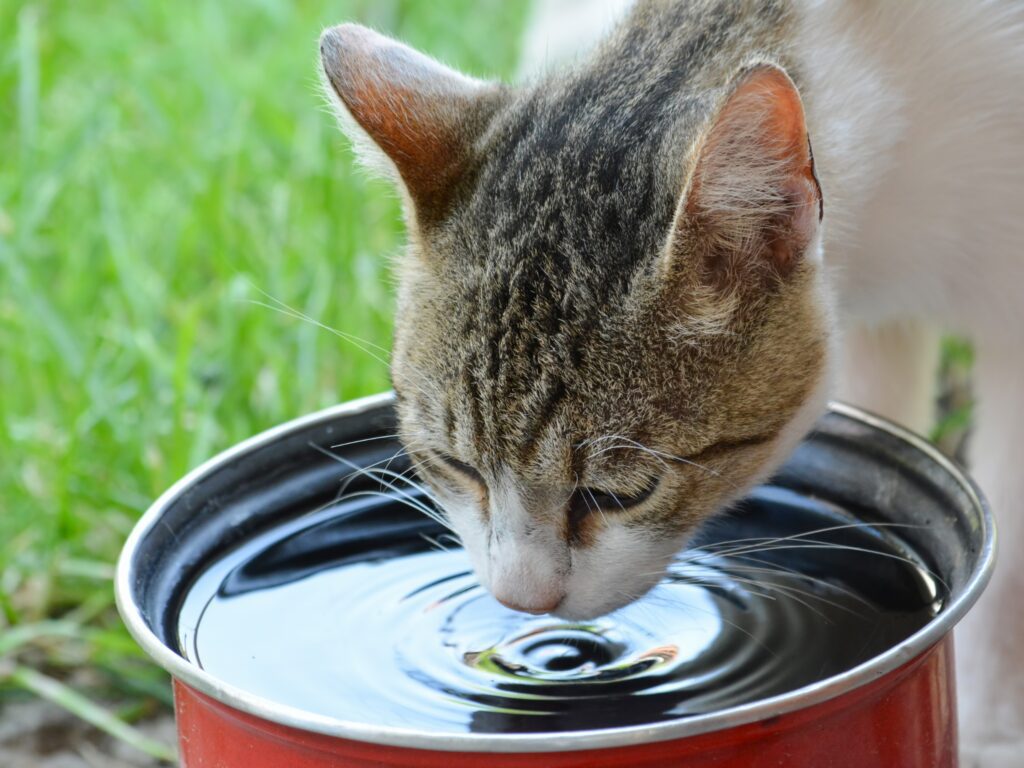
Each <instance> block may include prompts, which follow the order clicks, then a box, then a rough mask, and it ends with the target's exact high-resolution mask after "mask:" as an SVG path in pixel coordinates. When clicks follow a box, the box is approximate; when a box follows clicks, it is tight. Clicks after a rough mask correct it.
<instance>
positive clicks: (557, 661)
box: [178, 488, 942, 733]
mask: <svg viewBox="0 0 1024 768" xmlns="http://www.w3.org/2000/svg"><path fill="white" fill-rule="evenodd" d="M854 523H855V519H854V518H853V517H851V516H849V515H847V514H846V513H845V512H843V511H841V510H837V509H836V508H834V507H830V506H828V505H825V504H823V503H817V502H812V501H808V500H806V499H804V498H803V497H800V496H798V495H796V494H794V493H792V492H789V491H785V490H782V489H778V488H762V489H760V490H759V491H757V492H756V493H755V494H754V496H753V497H752V498H751V499H750V500H749V501H748V502H747V503H746V504H745V505H744V506H743V507H742V508H741V509H740V510H739V511H737V512H736V513H734V514H732V515H730V516H728V517H725V518H722V519H720V520H718V521H716V522H715V524H714V525H713V526H712V527H711V528H709V529H708V530H707V531H705V532H704V533H703V534H702V535H701V537H699V539H698V541H697V542H696V544H697V545H699V546H698V548H696V549H694V550H692V551H690V552H688V553H687V554H685V555H683V556H681V558H680V560H679V562H678V563H677V565H676V567H675V569H674V571H675V576H674V578H672V579H670V580H666V581H665V582H664V583H663V584H661V585H660V586H658V587H656V588H655V589H654V590H653V591H652V593H651V594H649V595H648V596H647V597H645V598H644V599H643V600H641V601H640V602H638V603H635V604H633V605H630V606H627V607H626V608H623V609H622V610H620V611H618V612H616V613H614V614H612V615H610V616H607V617H603V618H600V619H596V620H594V621H587V622H567V621H562V620H559V619H556V618H552V617H546V616H540V617H536V616H526V615H523V614H518V613H515V612H513V611H510V610H508V609H505V608H503V607H502V606H501V605H499V604H498V603H497V602H496V601H495V600H493V599H492V598H491V597H490V596H489V595H488V594H487V593H486V592H485V591H484V590H483V589H482V588H481V587H479V586H478V585H477V584H476V582H475V580H474V578H473V576H472V574H471V573H470V570H469V564H468V561H467V558H466V557H465V555H464V553H463V552H462V551H461V550H458V549H452V550H451V551H438V550H437V549H436V548H435V545H434V543H433V542H434V541H436V540H437V537H438V535H439V534H440V531H439V530H438V528H437V527H436V525H435V524H434V523H433V522H431V521H429V520H427V519H425V518H423V517H422V516H420V515H419V514H418V513H416V512H413V511H410V510H408V509H407V508H406V507H404V506H402V505H400V504H398V503H396V502H394V501H393V500H387V499H379V498H376V499H375V498H366V497H363V498H359V499H352V500H343V501H341V502H339V503H337V504H336V505H334V506H332V507H330V508H328V509H325V510H320V511H318V512H316V513H313V514H310V515H308V516H306V517H304V518H302V519H301V520H297V521H292V522H290V523H288V524H287V525H284V526H282V527H281V528H279V529H277V530H274V531H271V532H269V533H266V534H264V535H262V536H259V537H256V538H254V539H253V540H251V541H249V542H248V543H247V544H245V545H243V546H242V547H240V548H239V549H237V550H235V551H234V552H232V553H230V554H229V555H228V556H227V557H225V558H224V559H222V560H221V561H219V562H217V563H215V564H213V565H212V566H210V567H209V568H208V569H207V570H206V571H205V572H204V573H203V574H202V575H201V576H200V577H199V578H198V579H197V580H196V582H195V583H194V584H193V585H192V587H191V589H190V591H189V592H188V594H187V597H186V598H185V600H184V603H183V606H182V609H181V613H180V619H179V626H178V637H179V639H180V650H181V652H182V653H183V654H184V655H185V656H186V657H187V658H188V659H190V660H191V661H192V662H194V663H196V664H198V665H200V666H201V667H203V668H204V669H206V670H208V671H209V672H211V673H212V674H214V675H216V676H217V677H218V678H220V679H221V680H224V681H226V682H228V683H230V684H232V685H235V686H238V687H240V688H243V689H245V690H247V691H250V692H252V693H255V694H257V695H259V696H262V697H264V698H267V699H271V700H273V701H276V702H280V703H283V704H287V705H290V706H292V707H296V708H299V709H302V710H305V711H308V712H311V713H315V714H318V715H324V716H328V717H333V718H338V719H341V720H347V721H356V722H362V723H372V724H378V725H389V726H394V727H406V728H417V729H425V730H431V731H441V732H465V731H475V732H491V733H493V732H538V731H565V730H579V729H590V728H608V727H614V726H621V725H635V724H641V723H653V722H659V721H663V720H669V719H675V718H680V717H686V716H688V715H694V714H699V713H704V712H709V711H713V710H718V709H722V708H725V707H730V706H735V705H738V704H743V703H747V702H751V701H755V700H757V699H761V698H764V697H767V696H771V695H774V694H779V693H783V692H786V691H790V690H793V689H796V688H799V687H802V686H804V685H807V684H810V683H814V682H816V681H818V680H821V679H823V678H825V677H828V676H831V675H835V674H837V673H840V672H843V671H845V670H848V669H850V668H852V667H854V666H856V665H857V664H860V663H861V662H863V661H866V660H867V659H869V658H871V657H872V656H874V655H876V654H878V653H880V652H882V651H884V650H885V649H887V648H889V647H891V646H892V645H893V644H895V643H897V642H899V641H900V640H902V639H903V638H905V637H907V636H909V635H910V634H912V633H913V632H914V631H916V630H917V629H919V628H920V627H922V626H923V625H924V624H925V623H927V622H928V621H929V619H930V618H931V617H932V616H934V615H935V613H936V612H937V611H938V610H939V609H940V607H941V595H942V589H941V587H939V586H938V585H936V583H935V582H934V581H933V580H932V579H931V578H930V577H929V576H928V571H927V569H926V568H925V567H924V565H923V564H922V563H921V562H920V561H919V560H918V559H917V558H916V556H915V554H914V553H913V552H912V551H911V550H910V549H909V548H908V547H907V546H906V545H905V544H903V543H902V538H901V534H905V533H906V531H905V530H901V529H899V528H885V527H877V528H876V527H868V526H864V525H851V524H854ZM727 542H732V543H731V544H730V543H727ZM442 543H444V542H443V541H442ZM905 558H906V559H909V560H910V561H911V562H907V561H906V559H905Z"/></svg>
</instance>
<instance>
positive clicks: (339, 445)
mask: <svg viewBox="0 0 1024 768" xmlns="http://www.w3.org/2000/svg"><path fill="white" fill-rule="evenodd" d="M399 437H400V435H399V434H398V433H397V432H393V433H391V434H389V435H375V436H373V437H362V438H359V439H358V440H349V441H348V442H347V443H334V444H333V445H331V446H330V447H331V449H332V450H337V449H338V448H348V447H350V446H353V445H361V444H363V443H372V442H374V441H377V440H397V439H398V438H399Z"/></svg>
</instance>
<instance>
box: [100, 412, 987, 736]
mask: <svg viewBox="0 0 1024 768" xmlns="http://www.w3.org/2000/svg"><path fill="white" fill-rule="evenodd" d="M391 401H392V395H391V394H390V393H383V394H380V395H374V396H372V397H367V398H363V399H361V400H355V401H352V402H349V403H343V404H341V405H337V406H334V407H332V408H327V409H324V410H322V411H318V412H316V413H313V414H310V415H308V416H304V417H302V418H299V419H295V420H294V421H289V422H287V423H285V424H282V425H280V426H277V427H274V428H273V429H270V430H267V431H266V432H263V433H261V434H259V435H256V436H255V437H252V438H250V439H248V440H246V441H244V442H242V443H239V444H238V445H236V446H234V447H233V448H230V449H228V450H227V451H224V452H223V453H221V454H219V455H218V456H215V457H214V458H212V459H210V460H209V461H207V462H206V463H204V464H202V465H200V466H199V467H197V468H196V469H194V470H193V471H192V472H190V473H188V474H187V475H186V476H185V477H183V478H182V479H181V480H179V481H178V482H177V483H175V484H174V485H173V486H171V488H169V489H168V490H167V491H166V492H165V493H164V494H163V495H162V496H160V498H159V499H157V500H156V502H154V504H153V505H152V506H151V507H150V508H149V509H148V510H147V511H146V513H145V514H144V515H143V516H142V518H141V519H140V520H139V522H138V523H137V524H136V526H135V528H134V530H133V531H132V533H131V535H130V536H129V537H128V541H127V542H126V543H125V546H124V549H123V550H122V552H121V557H120V559H119V560H118V565H117V576H116V582H115V594H116V598H117V606H118V610H119V611H120V613H121V617H122V619H123V620H124V623H125V624H126V625H127V627H128V630H129V632H131V634H132V636H133V637H134V638H135V640H136V641H137V642H138V643H139V645H140V646H141V647H142V648H143V650H145V651H146V653H148V654H149V656H150V657H151V658H152V659H153V660H154V661H156V662H157V663H158V664H159V665H160V666H162V667H163V668H164V669H166V670H167V671H168V672H170V673H171V674H172V675H173V676H174V677H175V678H177V679H178V680H180V681H181V682H183V683H185V684H186V685H188V686H190V687H192V688H194V689H196V690H198V691H201V692H202V693H205V694H206V695H208V696H211V697H213V698H214V699H217V700H218V701H221V702H223V703H224V704H227V705H228V706H231V707H233V708H235V709H237V710H240V711H242V712H247V713H249V714H251V715H255V716H256V717H260V718H263V719H265V720H269V721H272V722H275V723H279V724H281V725H286V726H290V727H292V728H298V729H301V730H305V731H313V732H316V733H322V734H326V735H328V736H335V737H338V738H343V739H352V740H355V741H363V742H370V743H374V744H387V745H391V746H398V747H411V748H416V749H432V750H444V751H453V752H469V751H475V752H555V751H569V750H582V749H600V748H606V747H622V746H629V745H633V744H644V743H649V742H655V741H667V740H670V739H680V738H684V737H687V736H694V735H696V734H700V733H707V732H709V731H717V730H721V729H724V728H731V727H734V726H738V725H743V724H745V723H751V722H755V721H758V720H763V719H766V718H770V717H775V716H778V715H782V714H786V713H788V712H793V711H795V710H799V709H804V708H807V707H811V706H814V705H816V704H819V703H821V702H824V701H827V700H829V699H832V698H834V697H836V696H839V695H840V694H843V693H847V692H849V691H852V690H854V689H856V688H858V687H860V686H862V685H865V684H867V683H870V682H872V681H873V680H877V679H878V678H880V677H882V676H884V675H886V674H888V673H889V672H891V671H893V670H894V669H897V668H899V667H901V666H903V665H904V664H906V663H907V662H909V661H911V660H912V659H914V658H916V657H917V656H919V655H921V654H922V653H924V652H925V651H927V650H928V649H929V648H931V647H932V646H933V645H935V644H936V643H937V642H938V641H940V640H941V639H942V638H943V637H945V636H946V634H947V633H949V632H950V630H952V628H953V626H954V625H955V624H956V623H957V622H958V621H960V619H961V618H963V616H964V614H965V613H967V611H968V610H969V609H970V607H971V606H972V605H973V604H974V602H975V601H976V600H977V598H978V596H979V595H980V594H981V592H982V590H984V588H985V585H986V584H987V583H988V580H989V578H990V576H991V574H992V568H993V565H994V561H995V549H996V539H995V529H994V525H993V521H992V515H991V512H990V510H989V508H988V504H987V503H986V502H985V500H984V498H983V497H982V495H981V494H980V493H979V492H978V489H977V486H975V484H974V482H973V481H972V480H971V479H970V478H968V477H967V476H966V475H965V474H964V473H963V472H962V471H961V470H960V469H959V468H958V467H957V466H956V465H955V464H953V463H952V462H951V461H950V460H949V459H947V458H946V457H945V456H944V455H942V454H941V453H940V452H939V451H938V450H937V449H936V448H935V447H934V446H932V445H931V444H930V443H928V442H927V441H925V440H923V439H922V438H920V437H918V436H917V435H915V434H913V433H911V432H908V431H906V430H905V429H903V428H901V427H898V426H896V425H895V424H892V423H891V422H888V421H886V420H884V419H881V418H879V417H876V416H873V415H871V414H868V413H866V412H864V411H861V410H859V409H857V408H854V407H852V406H849V405H845V404H843V403H832V404H830V409H831V410H832V411H833V412H836V413H839V414H841V415H843V416H847V417H850V418H852V419H855V420H858V421H861V422H863V423H866V424H868V425H869V426H872V427H875V428H877V429H880V430H883V431H884V432H887V433H889V434H890V435H893V436H895V437H897V438H899V439H900V440H902V441H903V442H905V443H908V444H909V445H910V446H912V447H913V448H915V449H916V450H918V451H919V452H921V453H923V454H925V455H927V456H928V457H929V458H930V459H931V460H932V461H933V462H935V463H936V464H937V465H939V466H940V467H941V468H942V469H943V470H944V471H945V472H946V473H948V474H949V475H950V476H951V477H952V478H953V479H954V480H955V481H956V483H957V484H958V485H959V486H960V487H961V488H962V490H963V491H964V492H965V493H966V494H967V496H968V497H969V498H970V500H971V502H972V504H973V505H974V506H975V507H976V508H977V509H978V510H980V512H981V518H982V526H983V529H984V530H983V531H982V534H983V541H984V546H983V549H982V552H981V553H980V556H979V565H978V567H977V568H976V569H975V571H974V573H973V575H972V577H971V579H970V580H969V581H968V583H967V584H966V586H965V588H964V590H963V592H962V593H961V594H960V595H959V596H958V597H957V598H955V599H954V600H952V601H951V602H950V603H949V604H948V605H947V606H946V607H945V609H944V610H943V611H942V612H941V613H940V614H939V615H938V616H937V617H936V618H935V619H934V620H933V621H931V622H930V623H929V624H928V625H926V626H925V627H923V628H922V629H921V630H920V631H918V632H917V633H916V634H914V635H911V636H910V637H909V638H907V639H906V640H904V641H903V642H902V643H900V644H898V645H896V646H893V647H892V648H890V649H889V650H888V651H886V652H885V653H883V654H881V655H879V656H876V657H874V658H873V659H871V660H870V661H868V662H865V663H864V664H861V665H860V666H857V667H854V668H853V669H851V670H849V671H847V672H844V673H843V674H841V675H836V676H835V677H830V678H827V679H826V680H822V681H820V682H818V683H815V684H813V685H809V686H806V687H804V688H800V689H799V690H796V691H791V692H789V693H786V694H782V695H779V696H774V697H771V698H768V699H762V700H760V701H757V702H753V703H751V704H746V705H743V706H739V707H732V708H730V709H727V710H723V711H721V712H713V713H710V714H706V715H695V716H692V717H688V718H686V719H685V720H678V721H672V722H666V723H658V724H654V725H646V726H631V727H627V728H610V729H602V730H593V731H571V732H566V733H556V734H473V733H466V734H456V735H453V734H445V733H432V732H429V731H418V730H413V729H403V728H393V727H386V726H371V725H366V724H360V723H351V722H346V721H343V720H336V719H334V718H329V717H323V716H319V715H315V714H312V713H309V712H305V711H303V710H300V709H295V708H293V707H288V706H284V705H281V704H278V703H275V702H273V701H269V700H267V699H264V698H261V697H259V696H254V695H253V694H251V693H248V692H246V691H244V690H242V689H239V688H236V687H234V686H231V685H227V684H226V683H224V682H222V681H220V680H218V679H217V678H216V677H214V676H213V675H210V674H209V673H207V672H205V671H204V670H202V669H200V668H198V667H196V666H193V665H192V664H190V663H189V662H187V661H186V660H185V659H184V658H182V657H181V656H179V655H178V654H177V653H175V652H174V651H172V650H171V649H170V648H168V647H167V646H166V645H164V644H163V643H162V642H161V641H160V639H159V638H158V637H157V636H156V635H155V634H154V633H153V632H152V630H150V628H149V627H148V626H147V624H146V622H145V621H144V620H143V618H142V615H141V614H140V612H139V610H138V606H137V605H135V603H134V600H133V599H132V596H131V589H130V585H131V583H132V578H133V574H132V566H131V561H132V554H133V553H134V552H135V550H136V548H137V547H138V544H139V541H140V540H141V539H142V538H143V537H144V536H145V535H146V533H147V532H148V531H149V530H150V529H151V528H153V527H154V526H155V525H157V524H158V522H159V520H160V518H161V516H162V515H163V513H164V510H165V508H166V507H167V506H168V505H170V504H171V502H172V501H174V500H175V499H176V498H177V497H178V496H179V495H180V494H181V493H182V492H183V491H184V490H185V489H186V488H188V487H189V486H191V485H193V484H194V483H196V482H197V481H198V480H199V479H200V478H201V477H203V476H204V475H206V474H208V473H210V472H212V471H214V470H215V469H217V468H218V467H220V466H221V465H223V464H226V463H228V462H231V461H234V460H236V459H238V458H239V457H241V456H243V455H245V454H246V453H248V452H250V451H252V450H254V449H256V448H259V447H261V446H264V445H266V444H267V443H270V442H273V441H274V440H278V439H280V438H281V437H283V436H285V435H287V434H289V433H291V432H293V431H297V430H300V429H305V428H308V427H311V426H314V425H316V424H318V423H320V422H328V421H334V420H336V419H338V418H339V417H343V416H353V415H356V414H360V413H363V412H365V411H368V410H373V409H375V408H379V407H381V406H385V405H388V404H390V403H391Z"/></svg>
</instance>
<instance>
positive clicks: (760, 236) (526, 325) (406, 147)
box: [321, 25, 831, 619]
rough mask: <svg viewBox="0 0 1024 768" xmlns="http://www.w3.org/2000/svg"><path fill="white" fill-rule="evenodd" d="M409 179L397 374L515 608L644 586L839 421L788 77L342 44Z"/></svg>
mask: <svg viewBox="0 0 1024 768" xmlns="http://www.w3.org/2000/svg"><path fill="white" fill-rule="evenodd" d="M321 51H322V56H323V64H324V71H325V74H326V82H327V84H328V86H329V92H330V93H331V95H332V98H333V99H334V101H335V103H336V105H337V107H338V111H339V113H340V116H341V118H342V119H343V122H344V123H345V124H346V126H347V129H348V130H349V132H350V135H352V136H353V137H354V139H355V140H356V142H357V143H358V144H359V145H360V149H361V151H362V152H363V154H364V159H368V160H369V161H370V162H371V163H372V164H374V165H376V166H378V167H380V168H383V169H384V170H385V171H387V172H388V173H390V174H391V175H392V176H393V177H394V179H395V180H396V182H397V184H398V186H399V188H400V189H401V191H402V194H403V197H404V200H405V210H406V218H407V223H408V229H409V241H410V242H409V247H408V252H407V253H406V254H405V255H404V257H403V258H402V259H401V262H400V266H399V275H400V288H399V308H398V318H397V321H396V338H395V349H394V358H393V363H392V377H393V381H394V385H395V391H396V393H397V396H398V413H399V418H400V428H401V433H402V436H403V441H404V443H405V446H406V448H407V450H408V452H409V454H410V456H411V457H412V458H413V460H414V461H415V462H417V466H418V470H419V474H420V476H421V477H422V478H423V479H424V480H425V481H426V482H427V483H428V485H429V486H430V488H431V489H432V491H433V493H434V495H435V496H436V497H437V499H438V500H439V502H440V504H441V505H442V507H443V509H444V511H445V513H446V514H447V516H448V518H449V520H450V522H451V524H452V526H453V527H454V529H455V531H456V532H457V533H458V535H459V536H460V537H461V539H462V541H463V543H464V544H465V546H466V548H467V550H468V552H469V555H470V557H471V559H472V562H473V566H474V569H475V570H476V573H477V575H478V577H479V578H480V580H481V582H482V583H483V584H484V585H485V586H486V587H487V588H488V589H489V590H490V591H491V592H492V593H493V594H494V595H495V597H497V598H498V599H499V600H501V601H502V602H503V603H505V604H507V605H509V606H512V607H515V608H518V609H521V610H526V611H530V612H549V611H550V612H554V613H557V614H558V615H561V616H564V617H566V618H577V619H580V618H588V617H593V616H596V615H599V614H602V613H606V612H608V611H610V610H614V609H615V608H618V607H620V606H622V605H624V604H626V603H628V602H630V601H631V600H633V599H635V598H636V597H638V596H640V595H641V594H643V593H644V592H646V591H647V590H648V589H649V588H650V587H651V586H653V585H654V584H655V583H656V582H657V581H658V580H659V579H660V577H661V576H662V574H663V572H664V569H665V567H666V566H667V564H668V563H669V562H670V561H671V559H672V557H673V555H674V554H675V553H676V552H677V551H678V550H679V549H680V547H681V546H683V544H684V543H685V541H686V539H687V537H688V536H689V535H690V534H691V533H692V531H693V530H694V528H695V527H696V526H697V525H698V524H699V523H700V522H701V521H702V520H704V519H706V518H707V517H708V516H710V515H712V514H713V513H714V512H716V511H717V510H719V509H721V508H722V507H723V506H724V505H726V504H728V503H729V502H730V501H732V500H734V499H735V498H736V497H737V496H738V495H739V494H741V493H743V492H744V491H745V490H747V489H748V488H749V487H750V486H751V485H752V484H753V483H755V482H757V481H758V480H760V479H762V478H763V477H764V476H765V475H766V474H767V473H769V472H770V471H771V470H773V469H774V468H775V467H776V466H777V465H778V463H779V462H780V461H781V459H782V458H784V456H785V455H786V453H787V452H788V451H789V450H790V449H791V448H792V447H793V445H794V444H795V442H796V441H797V440H798V439H799V437H800V436H801V435H802V434H803V433H804V432H805V430H806V429H807V428H808V427H809V426H810V423H811V422H812V420H813V418H814V417H815V416H816V415H817V414H818V413H819V412H820V410H821V409H822V407H823V404H824V397H825V392H826V389H827V379H828V370H829V349H830V338H831V332H830V321H829V317H828V312H827V308H826V307H827V302H826V300H825V296H824V292H823V288H822V283H823V281H822V275H821V269H822V267H821V264H820V253H819V251H820V235H819V232H818V229H819V221H820V215H821V192H820V188H819V186H818V183H817V180H816V178H815V175H814V169H813V160H812V157H811V153H810V146H809V143H808V138H807V133H806V128H805V125H804V115H803V108H802V105H801V101H800V97H799V96H798V94H797V91H796V88H795V87H794V85H793V83H792V82H791V80H790V79H789V77H788V76H787V75H786V74H785V73H784V72H783V70H781V69H780V68H778V67H777V66H775V65H773V64H771V63H765V62H754V63H751V64H750V65H748V66H746V67H743V68H741V69H739V70H737V71H735V72H734V73H732V74H731V75H730V76H729V77H728V78H725V79H724V80H723V82H720V83H703V84H700V83H691V82H689V81H688V80H687V79H686V78H684V77H682V76H681V75H679V74H678V73H672V72H665V73H662V74H661V75H660V76H659V75H657V73H654V74H651V73H649V72H640V71H637V72H633V73H631V72H630V71H628V70H626V71H623V69H622V68H621V67H620V68H618V69H616V68H612V67H609V68H608V70H607V71H603V70H602V67H601V66H600V65H599V64H598V65H595V66H593V67H591V68H590V69H583V70H581V71H579V72H577V73H575V74H573V75H571V76H568V77H566V78H564V79H551V80H547V81H543V82H541V83H538V84H535V85H533V86H531V87H529V88H524V89H520V90H514V89H511V88H508V87H505V86H502V85H498V84H495V83H489V82H481V81H478V80H474V79H471V78H467V77H464V76H462V75H460V74H457V73H455V72H453V71H451V70H450V69H448V68H446V67H444V66H443V65H441V64H438V63H437V62H435V61H433V60H431V59H429V58H427V57H425V56H423V55H421V54H419V53H416V52H414V51H412V50H411V49H409V48H407V47H405V46H404V45H401V44H399V43H396V42H394V41H392V40H390V39H388V38H386V37H383V36H381V35H378V34H376V33H374V32H372V31H370V30H367V29H364V28H362V27H358V26H354V25H344V26H340V27H335V28H333V29H330V30H328V31H327V32H325V33H324V36H323V38H322V40H321Z"/></svg>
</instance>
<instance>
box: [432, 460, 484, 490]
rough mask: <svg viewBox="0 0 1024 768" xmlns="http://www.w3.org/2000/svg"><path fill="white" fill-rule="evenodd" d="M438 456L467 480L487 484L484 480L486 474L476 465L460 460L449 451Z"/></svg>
mask: <svg viewBox="0 0 1024 768" xmlns="http://www.w3.org/2000/svg"><path fill="white" fill-rule="evenodd" d="M437 456H438V457H439V458H440V459H441V461H442V462H444V463H445V464H446V465H447V466H448V467H449V468H450V469H453V470H454V471H455V472H457V473H458V474H460V475H462V476H463V477H464V478H466V479H467V480H471V481H473V482H474V483H477V484H479V485H482V486H484V487H486V486H487V482H486V481H485V480H484V476H483V475H481V474H480V472H478V471H477V469H476V468H475V467H473V466H472V465H470V464H467V463H466V462H464V461H459V460H458V459H456V458H455V457H454V456H452V455H451V454H448V453H438V454H437Z"/></svg>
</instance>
